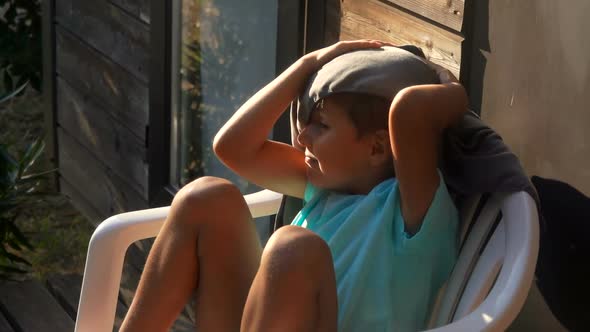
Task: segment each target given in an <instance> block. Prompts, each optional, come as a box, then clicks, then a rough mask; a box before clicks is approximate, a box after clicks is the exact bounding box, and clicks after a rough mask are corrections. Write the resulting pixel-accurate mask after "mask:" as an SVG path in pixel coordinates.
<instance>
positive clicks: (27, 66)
mask: <svg viewBox="0 0 590 332" xmlns="http://www.w3.org/2000/svg"><path fill="white" fill-rule="evenodd" d="M0 8H4V9H5V12H4V17H0V76H1V77H0V78H1V79H2V80H3V83H4V89H5V90H6V91H13V90H15V89H17V87H21V86H23V85H25V84H26V83H27V82H29V83H30V84H31V86H32V87H33V88H34V89H35V90H37V91H39V92H40V91H41V73H42V68H43V64H42V51H41V50H42V46H41V45H42V37H41V36H42V35H41V0H0ZM6 91H5V92H4V93H6Z"/></svg>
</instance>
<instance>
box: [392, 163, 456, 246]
mask: <svg viewBox="0 0 590 332" xmlns="http://www.w3.org/2000/svg"><path fill="white" fill-rule="evenodd" d="M438 176H439V185H438V188H437V190H436V192H435V194H434V198H433V199H432V203H431V204H430V207H429V208H428V211H427V212H426V215H425V216H424V220H423V221H422V225H421V226H420V229H419V230H418V232H416V234H414V235H409V234H408V233H406V232H405V225H404V220H403V216H402V214H401V206H400V207H399V208H398V209H397V211H398V214H399V215H398V218H396V219H397V225H396V228H397V229H398V232H397V233H398V234H400V235H402V236H401V237H402V239H399V240H401V241H402V242H403V246H404V247H420V248H424V247H425V246H426V247H428V243H431V244H432V245H435V243H433V242H437V240H439V239H449V238H453V239H454V237H455V236H456V232H457V227H458V222H459V212H458V211H457V208H456V207H455V204H454V203H453V200H452V198H451V195H450V193H449V191H448V188H447V186H446V184H445V182H444V180H443V177H442V174H441V173H440V171H438ZM398 202H399V201H398ZM400 227H401V232H399V231H400Z"/></svg>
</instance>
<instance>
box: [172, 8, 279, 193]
mask: <svg viewBox="0 0 590 332" xmlns="http://www.w3.org/2000/svg"><path fill="white" fill-rule="evenodd" d="M277 13H278V0H250V1H238V0H200V1H199V0H175V1H173V8H172V16H173V18H172V41H171V43H172V58H171V66H172V69H171V76H172V77H171V89H172V91H171V97H170V98H171V117H172V118H171V131H170V133H171V135H170V136H171V138H170V168H169V169H170V183H171V184H172V185H176V186H177V187H182V186H183V185H185V184H186V183H188V182H190V181H191V180H193V179H195V178H197V177H200V176H203V175H214V176H219V177H223V178H227V179H231V180H232V181H233V182H234V183H235V184H237V185H238V187H239V188H240V189H241V190H242V192H244V193H246V192H252V191H254V190H257V188H253V187H252V186H251V185H249V184H248V183H247V182H246V181H245V180H242V179H240V178H239V177H237V176H236V175H235V174H233V173H232V172H231V171H230V170H229V169H227V168H226V167H225V166H224V165H223V164H221V163H220V162H219V161H218V159H217V158H216V157H215V155H214V153H213V152H212V149H211V144H212V141H213V137H214V136H215V134H216V133H217V131H218V130H219V128H220V127H221V126H222V125H223V124H224V123H225V122H226V121H227V119H229V117H231V115H232V114H233V113H234V112H235V111H236V110H237V109H238V108H239V106H240V105H241V104H242V103H244V102H245V101H246V100H247V99H248V98H249V97H250V96H251V95H253V94H254V93H255V92H256V91H257V90H258V89H260V88H261V87H262V86H264V85H265V84H266V83H268V82H269V81H271V80H272V79H273V78H274V77H275V73H276V70H277V65H276V63H277V26H278V25H277V19H278V16H277Z"/></svg>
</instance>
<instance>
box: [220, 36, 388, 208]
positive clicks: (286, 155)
mask: <svg viewBox="0 0 590 332" xmlns="http://www.w3.org/2000/svg"><path fill="white" fill-rule="evenodd" d="M384 45H388V44H386V43H383V42H379V41H371V40H359V41H347V42H338V43H336V44H334V45H331V46H329V47H326V48H323V49H320V50H317V51H315V52H312V53H309V54H307V55H305V56H303V57H302V58H300V59H299V60H297V61H296V62H295V63H294V64H293V65H291V66H290V67H289V68H287V70H285V71H284V72H283V73H282V74H281V75H279V76H278V77H277V78H275V79H274V80H273V81H272V82H270V83H269V84H268V85H266V86H265V87H264V88H262V89H261V90H260V91H258V92H257V93H256V94H255V95H254V96H252V97H251V98H250V99H249V100H248V101H247V102H246V103H244V105H242V106H241V107H240V108H239V109H238V110H237V111H236V113H235V114H234V115H233V116H232V117H231V118H230V119H229V120H228V122H227V123H226V124H225V125H224V126H223V127H222V128H221V129H220V130H219V132H218V133H217V135H216V136H215V139H214V141H213V149H214V151H215V154H216V155H217V157H218V158H219V159H220V160H221V161H222V162H223V163H224V164H225V165H226V166H227V167H229V168H230V169H232V170H233V171H234V172H236V173H237V174H238V175H240V176H241V177H243V178H245V179H246V180H248V181H250V182H252V183H255V184H257V185H259V186H261V187H263V188H267V189H270V190H273V191H276V192H280V193H282V194H285V195H289V196H294V197H300V198H303V193H304V191H305V185H306V182H307V176H306V165H305V161H304V153H303V152H302V151H300V150H298V149H296V148H294V147H292V146H290V145H288V144H284V143H280V142H275V141H272V140H269V139H267V137H268V135H269V134H270V132H271V130H272V128H273V126H274V124H275V122H276V121H277V120H278V118H279V117H280V115H281V114H282V113H283V112H284V110H285V109H287V106H288V105H289V103H290V102H291V101H292V100H293V99H295V97H297V96H298V95H299V93H300V92H301V91H302V89H303V87H304V84H305V83H306V82H307V79H308V77H309V76H310V75H311V74H312V73H314V72H315V71H316V70H318V69H319V68H320V67H321V66H322V65H323V64H325V63H327V62H328V61H330V60H332V59H333V58H335V57H336V56H338V55H340V54H343V53H346V52H348V51H352V50H355V49H361V48H377V47H381V46H384Z"/></svg>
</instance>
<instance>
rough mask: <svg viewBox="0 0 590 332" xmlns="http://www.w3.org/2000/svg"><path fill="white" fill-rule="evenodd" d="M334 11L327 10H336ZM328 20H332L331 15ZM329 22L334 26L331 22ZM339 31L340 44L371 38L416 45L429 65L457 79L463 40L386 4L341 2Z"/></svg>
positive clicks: (364, 0) (375, 0)
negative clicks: (430, 63) (428, 61)
mask: <svg viewBox="0 0 590 332" xmlns="http://www.w3.org/2000/svg"><path fill="white" fill-rule="evenodd" d="M336 7H337V6H330V7H328V8H329V10H336V9H337V8H336ZM328 16H330V17H334V16H335V14H334V13H332V14H328ZM329 22H331V24H336V22H335V21H334V18H331V19H330V20H329ZM331 29H334V28H333V27H332V28H331ZM339 29H340V31H339V36H340V37H339V39H340V40H351V39H359V38H371V39H381V40H385V41H390V42H392V43H394V44H413V45H416V46H418V47H420V48H422V50H423V51H424V53H425V55H426V57H427V58H428V59H429V60H430V61H432V62H434V63H437V64H440V65H442V66H444V67H446V68H448V69H449V70H451V72H453V74H455V76H457V77H459V71H460V66H461V42H462V41H463V37H462V36H461V35H460V34H458V33H453V32H450V31H448V30H447V29H443V28H441V27H439V26H437V25H434V24H431V23H428V22H426V21H425V20H423V19H421V18H419V17H417V16H415V15H411V14H409V13H407V12H406V11H402V10H400V9H399V8H397V7H395V6H392V5H391V4H389V3H384V2H381V1H378V0H348V1H343V2H342V3H341V17H340V24H339ZM331 34H332V35H333V34H334V32H331Z"/></svg>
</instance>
